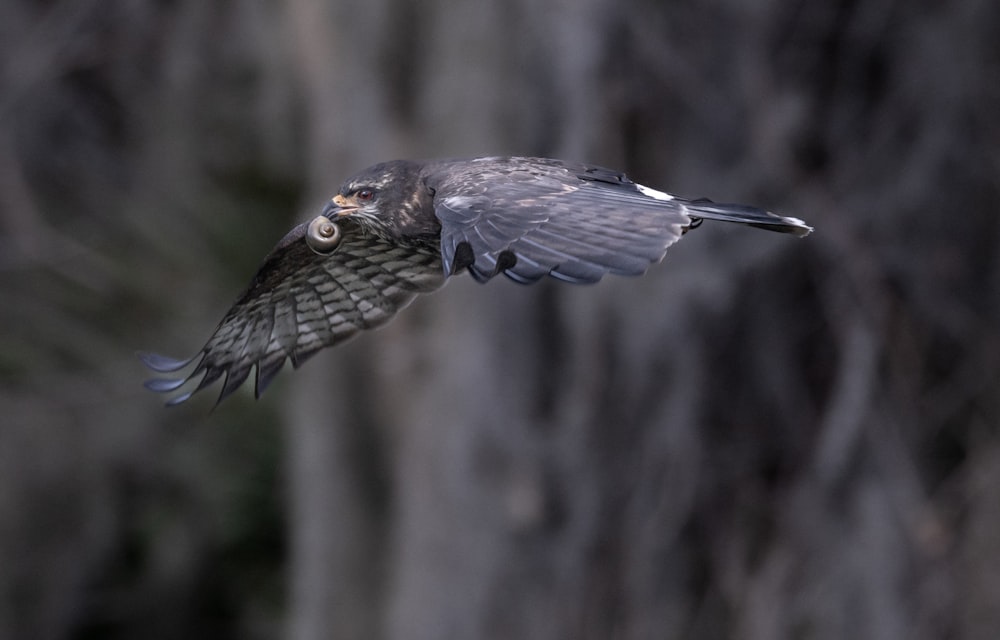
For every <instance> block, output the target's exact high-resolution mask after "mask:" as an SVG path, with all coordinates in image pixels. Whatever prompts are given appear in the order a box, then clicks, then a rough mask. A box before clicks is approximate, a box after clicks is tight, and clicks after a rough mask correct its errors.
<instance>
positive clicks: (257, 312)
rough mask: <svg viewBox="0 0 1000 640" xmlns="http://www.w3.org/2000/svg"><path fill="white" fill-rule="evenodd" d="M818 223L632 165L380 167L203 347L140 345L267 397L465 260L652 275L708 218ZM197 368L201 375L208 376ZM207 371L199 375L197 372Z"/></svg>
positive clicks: (170, 387) (279, 261)
mask: <svg viewBox="0 0 1000 640" xmlns="http://www.w3.org/2000/svg"><path fill="white" fill-rule="evenodd" d="M703 219H709V220H724V221H728V222H738V223H741V224H747V225H750V226H755V227H759V228H763V229H768V230H771V231H780V232H784V233H791V234H794V235H797V236H804V235H807V234H808V233H809V232H811V231H812V229H811V228H810V227H808V226H806V225H805V223H803V222H802V221H801V220H798V219H796V218H785V217H781V216H776V215H774V214H771V213H768V212H766V211H762V210H760V209H756V208H753V207H748V206H745V205H731V204H716V203H714V202H711V201H709V200H684V199H681V198H676V197H674V196H671V195H669V194H666V193H663V192H660V191H656V190H654V189H650V188H648V187H644V186H642V185H638V184H636V183H634V182H632V181H631V180H629V179H628V178H627V177H626V176H625V175H624V174H622V173H618V172H615V171H611V170H609V169H604V168H601V167H594V166H590V165H584V164H574V163H567V162H562V161H560V160H549V159H541V158H518V157H509V158H476V159H472V160H441V161H431V162H422V163H421V162H411V161H405V160H399V161H394V162H386V163H382V164H378V165H375V166H373V167H370V168H368V169H366V170H364V171H362V172H361V173H359V174H358V175H356V176H354V177H353V178H350V179H348V180H347V181H346V182H344V184H343V186H342V187H341V188H340V191H339V192H338V193H337V195H336V196H334V198H333V199H332V200H331V202H330V203H329V204H328V205H327V207H326V208H325V209H324V211H323V213H322V216H321V217H317V218H316V219H315V220H313V222H312V223H310V224H302V225H299V226H297V227H295V228H294V229H292V230H291V231H290V232H289V233H288V235H286V236H285V237H284V238H283V239H282V240H281V241H280V242H279V243H278V245H277V246H276V247H275V248H274V250H273V251H272V252H271V253H270V254H269V255H268V256H267V258H265V260H264V264H263V265H262V266H261V267H260V269H259V271H258V272H257V274H256V275H255V276H254V279H253V281H252V282H251V283H250V286H249V287H248V288H247V290H246V291H245V292H244V293H243V294H242V295H240V297H239V298H238V299H237V301H236V303H235V304H234V305H233V307H232V308H231V309H230V310H229V312H228V313H227V314H226V315H225V317H224V318H223V319H222V322H221V323H220V324H219V326H218V328H217V329H216V330H215V333H214V334H213V335H212V337H211V338H210V339H209V341H208V343H207V344H206V345H205V346H204V347H203V348H202V350H201V351H200V352H199V354H198V355H196V356H195V357H194V358H191V359H190V360H184V361H179V360H172V359H170V358H165V357H163V356H158V355H155V354H148V353H142V354H140V358H141V359H142V360H143V362H145V364H146V365H147V366H148V367H149V368H151V369H153V370H154V371H157V372H160V373H172V372H175V371H180V370H181V369H183V368H185V367H187V366H189V365H192V363H194V364H193V369H192V371H191V372H190V373H189V374H188V375H186V376H184V377H180V378H174V379H170V378H156V379H153V380H149V381H147V382H146V386H147V387H148V388H149V389H152V390H153V391H159V392H172V391H176V390H179V389H181V388H182V387H183V386H185V384H187V383H188V382H191V383H192V385H194V388H192V389H191V390H189V391H186V392H184V393H182V394H181V395H178V396H177V397H175V398H173V399H172V400H171V401H170V402H168V404H177V403H180V402H183V401H185V400H187V399H188V398H189V397H190V396H191V395H192V394H194V393H195V392H197V391H199V390H201V389H203V388H204V387H206V386H208V385H209V384H211V383H212V382H214V381H215V380H218V379H219V378H220V377H223V376H225V381H224V383H223V386H222V392H221V394H220V396H219V400H220V401H221V400H222V399H223V398H225V397H226V396H228V395H229V394H231V393H232V392H233V391H235V390H236V389H237V388H238V387H239V386H240V385H241V384H242V383H243V382H244V381H245V380H246V379H247V377H248V376H249V375H250V372H251V370H254V369H255V371H256V376H255V393H256V395H257V396H259V395H260V394H261V393H262V392H263V391H264V389H265V388H266V387H267V385H268V384H269V383H270V382H271V380H273V378H274V376H275V374H277V372H278V370H280V369H281V367H282V365H283V364H284V362H285V360H286V359H290V360H291V361H292V365H293V366H294V367H298V366H299V365H300V364H301V363H302V362H304V361H305V360H306V359H307V358H309V357H310V356H312V355H313V354H315V353H316V352H317V351H318V350H320V349H322V348H323V347H326V346H330V345H333V344H337V343H338V342H342V341H344V340H346V339H347V338H349V337H351V336H353V335H354V334H356V333H357V332H358V331H361V330H364V329H371V328H374V327H377V326H379V325H381V324H384V323H385V322H387V321H388V320H389V319H390V318H392V317H393V315H395V313H396V312H397V311H399V310H400V309H402V308H403V307H405V306H406V305H407V304H409V303H410V301H411V300H412V299H413V298H414V297H415V296H416V295H417V294H418V293H423V292H427V291H432V290H434V289H436V288H438V287H440V286H441V285H442V284H444V281H445V279H446V278H447V277H448V276H451V275H455V274H457V273H459V272H461V271H466V270H467V271H468V272H469V273H470V274H471V275H472V276H473V277H474V278H475V279H476V280H478V281H480V282H486V281H488V280H489V279H490V278H493V277H494V276H496V275H498V274H501V273H502V274H503V275H505V276H507V277H509V278H511V279H512V280H515V281H517V282H521V283H532V282H535V281H537V280H539V279H540V278H542V277H544V276H552V277H555V278H558V279H560V280H566V281H568V282H574V283H589V282H597V281H598V280H600V279H601V278H602V277H603V276H604V275H605V274H615V275H629V276H635V275H641V274H643V273H645V271H646V269H648V268H649V266H650V265H651V264H653V263H656V262H659V261H660V260H661V259H662V258H663V256H664V254H665V252H666V250H667V247H669V246H670V245H671V244H673V243H674V242H676V241H677V240H678V239H680V237H681V236H682V235H683V234H684V233H685V232H686V231H688V230H689V229H691V228H693V227H695V226H697V225H698V224H700V222H701V220H703ZM199 376H200V379H198V377H199ZM196 379H198V381H197V383H196V384H195V383H194V380H196Z"/></svg>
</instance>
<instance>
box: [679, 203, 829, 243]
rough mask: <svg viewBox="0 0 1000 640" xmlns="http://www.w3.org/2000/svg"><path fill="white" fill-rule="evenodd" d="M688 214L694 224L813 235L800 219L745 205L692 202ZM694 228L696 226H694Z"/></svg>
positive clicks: (686, 205) (810, 228)
mask: <svg viewBox="0 0 1000 640" xmlns="http://www.w3.org/2000/svg"><path fill="white" fill-rule="evenodd" d="M685 208H686V209H687V211H686V213H687V214H688V216H690V217H691V220H692V222H695V224H697V222H696V221H700V220H702V219H704V220H724V221H726V222H738V223H740V224H745V225H749V226H751V227H757V228H758V229H767V230H768V231H778V232H780V233H791V234H793V235H796V236H799V237H800V238H801V237H802V236H807V235H809V234H810V233H812V227H810V226H809V225H807V224H806V223H805V222H803V221H802V220H799V219H798V218H786V217H785V216H778V215H775V214H773V213H771V212H770V211H764V210H763V209H758V208H756V207H750V206H747V205H745V204H719V203H717V202H712V201H711V200H691V201H689V202H686V203H685ZM692 226H694V225H692Z"/></svg>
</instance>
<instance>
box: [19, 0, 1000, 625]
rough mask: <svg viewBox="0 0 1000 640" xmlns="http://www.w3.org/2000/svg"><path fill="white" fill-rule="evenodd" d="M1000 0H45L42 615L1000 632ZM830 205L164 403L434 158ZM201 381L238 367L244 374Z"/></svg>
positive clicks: (33, 494) (780, 206) (37, 613)
mask: <svg viewBox="0 0 1000 640" xmlns="http://www.w3.org/2000/svg"><path fill="white" fill-rule="evenodd" d="M998 34H1000V3H997V2H995V1H994V0H955V1H949V2H941V1H936V0H908V1H905V2H904V1H901V0H865V1H863V2H861V1H857V0H797V1H792V0H767V1H762V2H745V1H744V0H711V1H709V2H703V1H700V0H674V1H669V2H667V1H653V0H628V1H622V0H574V1H572V2H571V1H569V0H548V1H543V0H481V1H478V2H460V1H457V0H421V1H420V2H416V1H409V2H408V1H406V0H341V1H338V2H332V1H331V2H321V1H318V0H286V1H278V0H270V1H268V0H227V1H218V2H205V1H203V0H171V1H167V0H161V1H152V0H150V1H147V2H140V1H129V0H47V1H42V0H32V1H29V0H3V2H2V3H0V638H4V639H7V638H9V639H22V638H39V639H63V638H66V639H77V640H84V639H94V638H139V637H141V638H150V639H154V640H155V639H160V638H162V639H167V638H212V639H213V640H219V639H225V638H250V639H255V638H277V637H285V638H294V639H303V640H306V639H314V638H315V639H319V638H407V639H418V640H419V639H425V638H426V639H444V638H463V639H464V638H497V639H499V638H566V639H569V638H574V639H575V638H618V639H627V638H666V639H671V638H746V639H773V638H809V639H827V638H829V639H834V638H838V639H839V638H878V639H886V640H890V639H906V640H920V639H925V638H927V639H929V638H983V639H987V638H989V639H992V638H996V637H998V635H1000V491H998V488H1000V427H998V422H1000V335H998V330H997V327H998V325H1000V306H998V302H1000V299H998V291H1000V262H998V260H997V250H998V248H1000V245H998V243H1000V225H998V221H1000V218H998V207H1000V38H998ZM507 153H510V154H522V155H544V156H555V157H563V158H567V159H574V160H582V161H589V162H593V163H598V164H603V165H606V166H610V167H614V168H618V169H624V170H626V171H628V172H629V174H630V175H631V177H633V178H634V179H635V180H637V181H639V182H643V183H645V184H649V185H651V186H655V187H659V188H663V189H668V190H671V191H673V192H676V193H680V194H683V195H687V196H690V197H699V196H707V197H711V198H713V199H716V200H721V201H736V202H747V203H754V204H758V205H761V206H764V207H767V208H770V209H772V210H775V211H779V212H782V213H785V214H787V215H795V216H799V217H802V218H805V219H806V220H807V221H808V222H810V223H811V224H813V225H815V227H816V232H815V233H814V234H813V235H812V236H810V237H809V238H807V239H804V240H797V239H794V238H791V237H788V236H782V235H779V234H768V233H763V232H759V231H757V230H753V229H747V228H738V227H735V228H731V227H730V226H727V225H712V224H707V223H706V224H705V225H704V226H703V227H702V228H700V229H698V230H697V231H696V232H693V233H691V234H690V235H688V236H687V237H686V238H685V240H684V241H683V242H682V243H680V244H679V245H677V246H676V247H674V248H672V249H671V251H670V254H669V255H668V256H667V259H666V260H665V262H664V263H663V264H661V265H657V266H655V267H654V268H653V269H651V270H650V272H649V274H648V275H647V276H645V277H643V278H638V279H624V278H610V279H607V280H605V281H604V282H602V283H600V284H598V285H595V286H590V287H574V286H570V285H565V284H559V283H545V284H541V285H538V286H535V287H521V286H518V285H515V284H513V283H509V282H506V281H505V282H499V281H496V282H492V283H490V284H489V285H488V286H485V287H484V286H480V285H477V284H476V283H474V282H472V281H471V279H469V278H467V277H462V278H456V279H454V280H453V281H452V282H451V283H450V284H449V286H448V287H446V288H445V289H443V290H441V291H440V292H437V293H435V294H433V295H431V296H427V297H425V298H422V299H420V300H419V301H417V302H416V303H414V305H413V306H411V307H410V308H409V309H407V310H406V312H404V313H403V314H402V315H401V316H400V317H399V318H398V319H397V320H396V321H395V322H394V323H392V324H391V325H389V326H388V327H386V328H384V329H381V330H379V331H377V332H373V333H369V334H367V335H364V336H362V337H359V338H357V339H356V340H354V341H352V342H351V343H349V344H347V345H344V346H342V347H339V348H337V349H335V350H331V351H328V352H324V353H322V354H321V355H319V356H317V357H316V358H314V359H313V360H311V361H310V362H309V363H308V364H307V365H306V366H304V367H303V368H302V369H300V370H299V371H297V372H295V373H294V374H291V373H290V372H288V371H286V372H283V373H282V375H281V376H280V377H279V379H278V381H277V382H276V384H275V386H274V387H273V388H272V389H271V390H269V392H268V393H267V394H266V395H265V396H264V398H263V399H262V400H260V401H258V402H255V401H254V400H253V399H252V397H251V395H250V393H249V392H244V393H240V394H237V395H236V396H234V397H233V398H231V399H229V400H227V401H226V402H225V403H223V404H221V405H220V406H219V407H217V408H215V409H214V410H213V409H212V406H213V398H212V397H211V396H212V392H211V391H209V392H207V393H205V394H201V395H199V396H198V397H196V399H194V400H192V401H191V402H189V403H188V404H186V405H184V406H182V407H178V408H173V409H165V408H163V407H162V405H161V402H162V398H160V397H157V396H155V395H154V394H151V393H149V392H147V391H145V390H144V389H143V388H142V386H141V382H142V380H143V379H144V378H145V377H146V373H145V372H144V371H143V369H142V367H141V365H140V364H139V362H138V361H137V360H136V358H135V357H134V352H135V351H136V350H140V349H142V350H154V351H160V352H164V353H167V354H170V355H174V356H178V357H179V356H187V355H190V354H192V353H194V352H195V351H196V350H197V349H198V348H199V347H200V346H201V345H202V343H203V341H204V340H205V339H206V338H207V337H208V335H209V334H210V332H211V330H212V329H213V327H214V326H215V324H216V323H217V322H218V320H219V319H220V318H221V316H222V314H223V313H224V312H225V310H226V309H227V308H228V305H229V303H230V302H231V301H232V300H233V299H234V298H235V296H236V295H237V293H238V292H239V291H240V290H241V289H242V288H243V287H244V286H245V285H246V283H247V282H248V281H249V279H250V277H251V275H252V274H253V272H254V270H255V268H256V267H257V265H258V263H259V261H260V259H261V258H262V256H263V255H264V254H265V253H266V252H267V251H268V250H269V249H270V247H271V246H272V245H273V244H274V242H275V241H276V240H277V239H278V238H280V237H281V236H282V235H283V234H284V232H285V231H286V230H287V229H288V228H289V227H290V226H291V225H292V224H294V223H296V222H299V221H302V220H306V219H309V218H311V217H312V216H313V215H314V214H315V211H316V210H317V209H318V208H319V207H320V206H322V203H323V201H324V200H325V199H326V198H327V197H328V196H329V195H330V194H332V193H333V192H334V190H335V189H336V187H337V186H338V185H339V183H340V181H341V180H342V179H343V178H344V177H345V176H347V175H349V174H351V173H353V172H354V171H356V170H358V169H360V168H362V167H364V166H367V165H368V164H371V163H373V162H376V161H380V160H386V159H391V158H396V157H416V158H420V157H442V156H474V155H492V154H507ZM202 396H204V397H202Z"/></svg>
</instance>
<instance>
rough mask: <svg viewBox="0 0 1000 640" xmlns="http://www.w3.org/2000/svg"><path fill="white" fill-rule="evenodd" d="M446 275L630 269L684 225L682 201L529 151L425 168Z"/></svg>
mask: <svg viewBox="0 0 1000 640" xmlns="http://www.w3.org/2000/svg"><path fill="white" fill-rule="evenodd" d="M426 180H427V184H428V186H430V187H431V188H432V189H433V190H434V192H435V195H434V203H435V214H436V215H437V217H438V219H439V220H440V221H441V253H442V259H443V261H444V268H445V270H446V272H447V273H455V272H457V271H459V270H461V269H464V268H468V269H469V272H470V273H471V274H472V275H473V277H475V278H476V279H477V280H488V279H490V278H492V277H493V276H495V275H497V274H499V273H503V274H504V275H506V276H508V277H510V278H511V279H513V280H516V281H518V282H522V283H530V282H535V281H536V280H538V279H539V278H542V277H543V276H546V275H551V276H554V277H556V278H559V279H562V280H567V281H570V282H596V281H597V280H600V279H601V278H602V277H603V276H604V275H606V274H609V273H611V274H617V275H640V274H642V273H645V271H646V270H647V269H648V268H649V266H650V265H651V264H653V263H656V262H658V261H660V260H661V259H662V258H663V255H664V253H665V252H666V250H667V247H669V246H670V245H671V244H673V243H674V242H676V241H677V240H678V239H679V238H680V237H681V235H682V234H683V233H684V231H685V229H687V227H688V226H689V225H690V224H691V218H690V217H689V216H688V215H687V212H686V210H685V208H684V205H683V204H681V203H680V202H679V201H675V200H674V199H673V198H672V197H671V196H669V195H667V194H664V193H660V192H656V191H653V190H651V189H646V188H645V187H640V186H639V185H636V184H635V183H633V182H632V181H631V180H629V179H628V178H627V177H625V175H624V174H621V173H617V172H614V171H611V170H608V169H603V168H600V167H592V166H588V165H582V164H570V163H564V162H562V161H559V160H546V159H538V158H481V159H477V160H472V161H464V162H447V161H445V162H441V163H438V164H435V165H430V166H429V167H428V169H427V177H426Z"/></svg>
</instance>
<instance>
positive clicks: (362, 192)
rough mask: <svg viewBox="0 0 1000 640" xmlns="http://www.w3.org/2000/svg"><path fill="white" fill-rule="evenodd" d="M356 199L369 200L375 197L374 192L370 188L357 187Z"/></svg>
mask: <svg viewBox="0 0 1000 640" xmlns="http://www.w3.org/2000/svg"><path fill="white" fill-rule="evenodd" d="M357 197H358V200H366V201H367V200H371V199H372V198H374V197H375V192H374V191H372V190H371V189H359V190H358V193H357Z"/></svg>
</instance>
